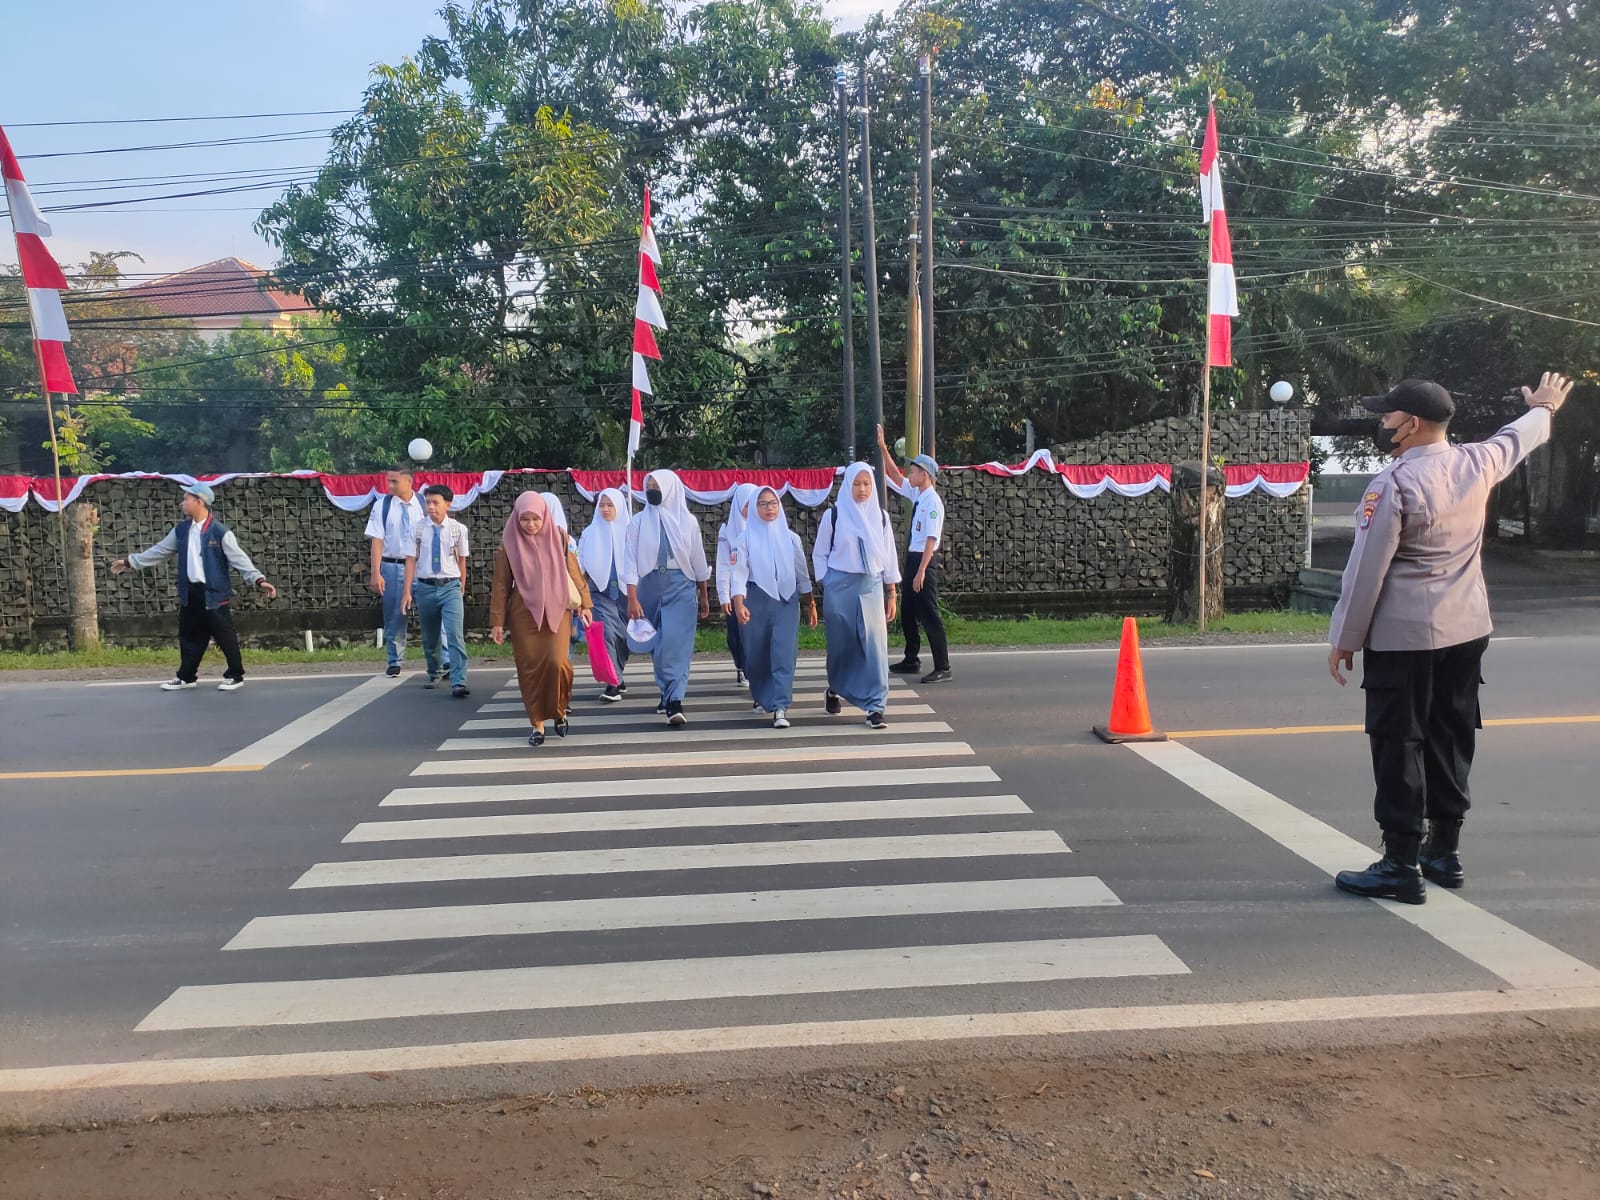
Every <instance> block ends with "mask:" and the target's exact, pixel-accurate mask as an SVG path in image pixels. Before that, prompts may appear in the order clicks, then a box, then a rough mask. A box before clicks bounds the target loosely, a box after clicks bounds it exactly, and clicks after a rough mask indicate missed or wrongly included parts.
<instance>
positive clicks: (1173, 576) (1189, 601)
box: [1166, 462, 1227, 625]
mask: <svg viewBox="0 0 1600 1200" xmlns="http://www.w3.org/2000/svg"><path fill="white" fill-rule="evenodd" d="M1207 482H1208V483H1209V485H1210V486H1209V487H1207V488H1206V489H1205V496H1204V500H1205V510H1206V624H1207V625H1209V624H1211V622H1213V621H1220V620H1221V619H1222V614H1223V604H1222V509H1223V503H1224V500H1225V499H1226V496H1227V480H1226V479H1224V478H1223V474H1222V472H1221V471H1219V470H1218V469H1217V468H1216V467H1212V468H1211V470H1210V472H1209V478H1208V480H1207ZM1200 508H1201V486H1200V464H1199V463H1198V462H1184V463H1174V464H1173V466H1172V541H1171V550H1170V551H1169V554H1168V559H1167V618H1166V619H1167V623H1168V624H1173V625H1177V624H1181V625H1194V624H1197V623H1198V621H1199V618H1200Z"/></svg>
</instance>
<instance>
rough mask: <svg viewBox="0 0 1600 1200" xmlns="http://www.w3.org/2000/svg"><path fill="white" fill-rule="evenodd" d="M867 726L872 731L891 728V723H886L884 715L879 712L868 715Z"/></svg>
mask: <svg viewBox="0 0 1600 1200" xmlns="http://www.w3.org/2000/svg"><path fill="white" fill-rule="evenodd" d="M867 725H868V726H869V727H870V728H872V729H887V728H889V722H887V721H885V720H884V719H883V714H882V713H879V712H875V713H868V714H867Z"/></svg>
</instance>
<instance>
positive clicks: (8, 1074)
mask: <svg viewBox="0 0 1600 1200" xmlns="http://www.w3.org/2000/svg"><path fill="white" fill-rule="evenodd" d="M1248 648H1249V647H1241V649H1248ZM1596 1008H1600V988H1562V989H1528V990H1519V991H1471V992H1422V993H1412V994H1398V995H1396V994H1380V995H1374V996H1311V997H1307V998H1306V999H1303V1000H1242V1001H1235V1002H1229V1003H1215V1004H1151V1005H1118V1006H1116V1007H1115V1008H1066V1009H1046V1010H1039V1011H1030V1012H973V1013H952V1014H949V1015H947V1016H939V1017H887V1018H882V1019H877V1020H866V1021H800V1022H789V1023H785V1024H765V1025H724V1026H719V1027H711V1028H692V1029H652V1030H639V1031H634V1032H628V1031H617V1032H608V1033H600V1034H583V1035H579V1036H575V1037H549V1038H512V1039H502V1040H498V1041H481V1042H446V1043H435V1044H432V1045H411V1046H383V1047H379V1048H376V1049H369V1050H311V1051H302V1052H299V1053H293V1054H240V1055H233V1056H226V1057H225V1056H218V1057H213V1058H153V1059H142V1060H139V1061H137V1062H101V1063H71V1064H68V1065H65V1066H48V1067H14V1068H11V1069H9V1070H0V1094H3V1095H9V1096H19V1095H20V1096H30V1097H31V1096H40V1095H48V1094H52V1093H57V1092H81V1091H94V1090H99V1089H112V1088H155V1087H179V1086H187V1085H189V1084H195V1083H248V1082H259V1081H266V1080H274V1079H320V1078H323V1077H338V1076H353V1075H365V1074H370V1073H372V1072H383V1073H394V1072H401V1071H441V1070H450V1069H456V1068H461V1067H493V1066H530V1065H535V1064H540V1063H571V1062H616V1061H619V1060H622V1059H635V1060H637V1059H648V1058H656V1057H677V1056H681V1055H685V1054H736V1053H745V1054H748V1053H751V1052H760V1051H765V1050H790V1049H819V1048H827V1047H837V1046H886V1045H899V1044H907V1043H917V1042H961V1041H978V1040H994V1039H1015V1038H1041V1037H1073V1036H1077V1035H1081V1034H1106V1033H1149V1032H1154V1031H1158V1030H1171V1029H1246V1028H1254V1027H1261V1026H1284V1025H1303V1024H1327V1023H1331V1022H1356V1021H1395V1020H1412V1019H1437V1018H1440V1017H1445V1018H1450V1017H1468V1016H1495V1015H1505V1014H1522V1013H1549V1012H1579V1011H1583V1010H1588V1009H1596ZM29 1111H30V1114H31V1115H30V1117H29V1120H30V1121H31V1120H37V1119H38V1114H37V1112H36V1111H34V1110H32V1109H30V1110H29Z"/></svg>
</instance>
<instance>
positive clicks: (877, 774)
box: [379, 767, 1000, 808]
mask: <svg viewBox="0 0 1600 1200" xmlns="http://www.w3.org/2000/svg"><path fill="white" fill-rule="evenodd" d="M999 782H1000V776H998V775H996V774H995V773H994V770H993V769H992V768H990V767H897V768H893V769H886V770H873V771H794V772H786V773H781V774H772V775H689V776H681V775H661V776H651V775H643V776H637V775H636V776H632V777H630V778H627V779H572V780H568V781H566V782H564V783H476V784H465V785H454V786H451V785H444V786H438V785H436V786H434V787H410V788H396V789H394V791H392V792H390V793H389V794H388V795H387V796H385V797H384V798H383V800H382V801H380V802H379V807H380V808H387V807H393V806H396V805H398V806H411V805H435V804H518V803H528V804H538V803H543V802H544V801H547V800H603V799H612V798H615V797H618V796H650V797H653V796H710V795H716V794H718V793H728V792H752V793H759V792H795V791H809V790H811V789H813V788H829V789H832V790H835V791H845V790H854V789H856V788H885V787H899V786H901V785H904V786H905V787H908V788H927V787H939V786H942V785H945V784H969V783H999Z"/></svg>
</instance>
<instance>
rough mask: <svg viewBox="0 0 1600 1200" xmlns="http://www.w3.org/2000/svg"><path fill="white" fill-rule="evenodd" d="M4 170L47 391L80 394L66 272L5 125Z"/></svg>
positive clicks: (0, 141)
mask: <svg viewBox="0 0 1600 1200" xmlns="http://www.w3.org/2000/svg"><path fill="white" fill-rule="evenodd" d="M0 175H3V176H4V178H5V188H6V206H7V207H8V208H9V209H10V210H11V228H12V230H13V231H14V232H15V233H16V236H17V262H18V264H19V265H20V266H21V268H22V285H23V287H25V288H26V289H27V290H28V315H29V317H30V318H31V320H32V322H33V336H34V345H35V346H36V347H37V349H38V354H39V369H40V370H41V371H42V372H43V373H44V379H43V380H42V382H43V384H44V387H45V390H46V391H51V392H65V393H67V394H69V395H77V392H78V385H77V383H76V382H75V381H74V380H73V378H72V370H71V368H69V367H68V366H67V349H66V343H67V342H70V341H71V340H72V332H71V331H70V330H69V329H68V328H67V313H66V310H65V309H64V308H62V307H61V293H62V292H64V291H66V290H67V277H66V276H65V275H63V274H62V273H61V267H60V266H59V265H57V263H56V260H55V259H54V257H52V256H51V254H50V251H49V250H47V249H45V245H44V239H45V238H47V237H49V236H50V223H49V222H48V221H46V220H45V219H44V214H43V213H41V212H40V211H39V206H38V205H37V204H35V203H34V201H33V194H32V193H31V192H29V191H28V182H27V180H25V179H24V178H23V177H22V164H20V163H19V162H17V156H16V155H15V154H14V153H13V152H12V150H11V141H10V139H9V138H7V137H6V131H5V130H4V129H0Z"/></svg>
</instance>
